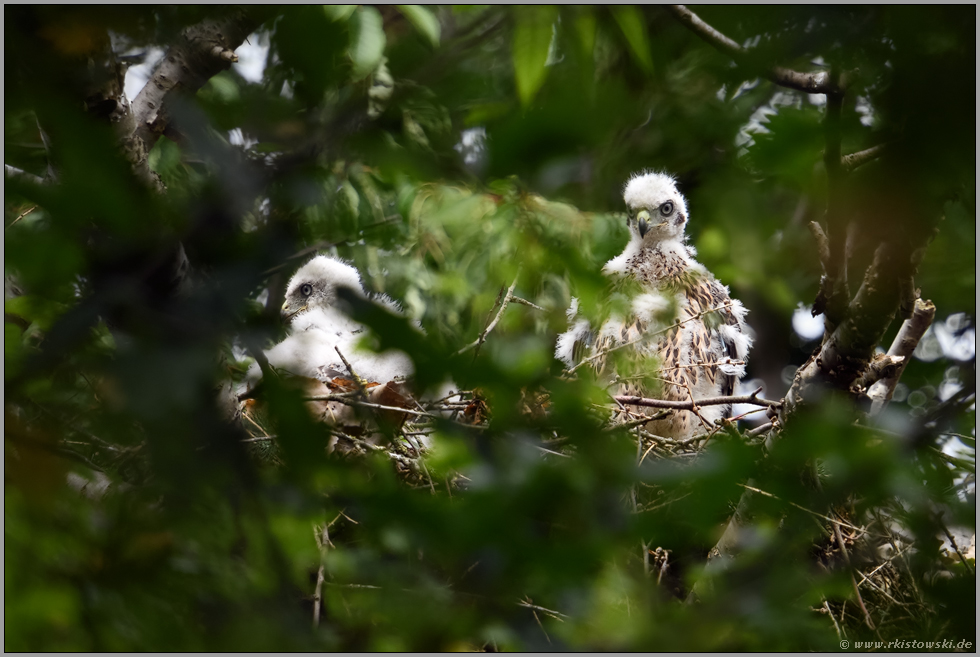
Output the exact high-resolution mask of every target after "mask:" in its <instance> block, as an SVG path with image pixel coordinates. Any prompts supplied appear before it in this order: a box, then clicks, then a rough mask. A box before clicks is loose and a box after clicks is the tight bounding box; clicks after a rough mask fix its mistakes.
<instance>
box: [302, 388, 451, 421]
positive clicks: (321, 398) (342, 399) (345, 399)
mask: <svg viewBox="0 0 980 657" xmlns="http://www.w3.org/2000/svg"><path fill="white" fill-rule="evenodd" d="M303 401H335V402H340V403H341V404H345V405H347V406H364V407H365V408H376V409H378V410H382V411H396V412H398V413H408V414H409V415H418V416H420V417H431V418H434V419H438V417H437V416H435V415H433V414H432V413H426V412H424V411H415V410H412V409H411V408H402V407H400V406H385V405H384V404H375V403H374V402H366V401H361V400H360V399H351V398H350V397H347V396H344V395H313V396H312V397H304V398H303ZM466 426H469V425H466Z"/></svg>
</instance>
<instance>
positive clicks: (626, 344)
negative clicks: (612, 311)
mask: <svg viewBox="0 0 980 657" xmlns="http://www.w3.org/2000/svg"><path fill="white" fill-rule="evenodd" d="M731 307H732V302H731V301H729V302H728V303H724V304H722V305H720V306H718V307H717V308H708V309H706V310H702V311H701V312H699V313H695V314H694V315H691V316H690V317H688V318H687V319H682V320H681V321H679V322H677V323H675V324H671V325H670V326H667V327H664V328H662V329H659V330H657V331H648V332H646V333H644V334H643V335H642V336H640V337H638V338H636V339H635V340H630V341H629V342H624V343H622V344H618V345H615V346H612V347H609V348H608V349H603V350H602V351H599V352H597V353H595V354H592V355H591V356H589V357H588V358H583V359H582V361H581V362H579V363H578V364H576V365H575V367H573V368H571V369H568V370H565V372H564V374H566V375H568V374H572V373H573V372H575V370H577V369H578V368H580V367H582V366H583V365H585V364H586V363H589V362H592V361H593V360H595V359H596V358H600V357H602V356H605V355H606V354H608V353H610V352H613V351H616V350H617V349H622V348H623V347H629V346H630V345H634V344H637V343H638V342H643V341H645V340H649V339H650V338H652V337H653V336H655V335H660V334H661V333H666V332H667V331H670V330H671V329H675V328H678V327H680V326H683V325H684V324H687V323H688V322H692V321H694V320H695V319H698V318H699V317H702V316H704V315H707V314H708V313H713V312H718V311H719V310H725V309H726V308H731Z"/></svg>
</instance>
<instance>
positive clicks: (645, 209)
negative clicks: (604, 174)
mask: <svg viewBox="0 0 980 657" xmlns="http://www.w3.org/2000/svg"><path fill="white" fill-rule="evenodd" d="M623 200H624V201H626V207H627V216H628V219H627V223H628V225H629V229H630V234H631V236H633V238H634V239H635V238H637V237H638V238H639V239H640V240H641V241H643V242H650V243H656V242H662V241H664V240H678V241H683V240H684V228H685V226H687V201H686V200H685V199H684V196H683V195H682V194H681V193H680V192H679V191H677V184H676V181H675V180H674V178H673V177H672V176H670V175H668V174H666V173H653V172H651V173H641V174H636V175H634V176H633V177H632V178H630V180H629V182H628V183H626V188H625V189H624V190H623Z"/></svg>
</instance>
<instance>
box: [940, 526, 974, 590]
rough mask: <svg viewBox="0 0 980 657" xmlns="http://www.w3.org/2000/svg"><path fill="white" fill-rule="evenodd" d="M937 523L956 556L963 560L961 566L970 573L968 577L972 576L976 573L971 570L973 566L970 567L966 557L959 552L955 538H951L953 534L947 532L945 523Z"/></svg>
mask: <svg viewBox="0 0 980 657" xmlns="http://www.w3.org/2000/svg"><path fill="white" fill-rule="evenodd" d="M939 524H940V526H941V527H942V528H943V533H944V534H946V538H948V539H949V544H950V545H952V546H953V550H955V551H956V556H958V557H959V558H960V561H962V562H963V567H964V568H966V572H968V573H970V577H973V576H974V575H975V574H976V573H975V571H974V570H973V568H971V567H970V564H969V563H967V561H966V557H964V556H963V553H962V552H960V548H959V546H958V545H956V539H955V538H953V535H952V534H951V533H950V532H949V528H948V527H946V523H945V522H940V523H939Z"/></svg>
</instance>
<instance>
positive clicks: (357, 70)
mask: <svg viewBox="0 0 980 657" xmlns="http://www.w3.org/2000/svg"><path fill="white" fill-rule="evenodd" d="M350 22H351V42H350V50H349V53H350V58H351V62H352V63H353V64H354V70H353V78H354V80H362V79H364V78H365V77H367V76H368V75H369V74H370V73H371V71H373V70H374V69H375V68H377V67H378V64H380V63H381V57H382V56H383V55H384V52H385V44H386V43H387V41H386V39H385V31H384V28H383V21H382V19H381V13H380V12H379V11H378V10H377V9H375V8H374V7H358V8H357V11H356V12H354V15H353V16H351V21H350Z"/></svg>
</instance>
